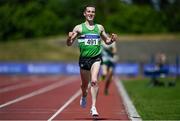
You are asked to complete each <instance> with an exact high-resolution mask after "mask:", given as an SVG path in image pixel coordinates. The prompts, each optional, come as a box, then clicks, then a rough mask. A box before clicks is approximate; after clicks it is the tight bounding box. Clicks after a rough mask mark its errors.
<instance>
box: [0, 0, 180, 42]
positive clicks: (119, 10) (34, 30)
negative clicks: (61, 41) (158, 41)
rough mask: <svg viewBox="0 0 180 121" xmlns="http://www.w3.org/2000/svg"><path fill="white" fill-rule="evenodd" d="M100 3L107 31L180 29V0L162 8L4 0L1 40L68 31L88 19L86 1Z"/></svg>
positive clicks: (76, 0)
mask: <svg viewBox="0 0 180 121" xmlns="http://www.w3.org/2000/svg"><path fill="white" fill-rule="evenodd" d="M89 3H93V4H95V5H96V7H97V9H96V13H97V14H96V15H97V16H96V22H97V23H100V24H103V25H104V27H105V29H106V30H107V32H112V31H113V32H116V33H121V34H122V33H125V34H127V33H136V34H141V33H169V32H179V31H180V24H179V21H180V14H179V13H180V8H179V5H180V2H179V1H178V0H176V3H175V4H171V5H168V6H167V7H165V8H164V9H162V10H161V11H155V9H154V8H152V6H149V5H138V4H131V5H129V4H125V3H122V2H121V1H119V0H111V1H108V0H98V1H97V0H90V1H84V0H0V41H7V40H15V39H21V38H35V37H44V36H49V35H59V34H66V33H67V32H68V31H71V30H72V28H73V27H74V26H75V25H76V24H79V23H81V22H83V21H84V17H83V14H82V13H83V8H84V6H85V5H86V4H89Z"/></svg>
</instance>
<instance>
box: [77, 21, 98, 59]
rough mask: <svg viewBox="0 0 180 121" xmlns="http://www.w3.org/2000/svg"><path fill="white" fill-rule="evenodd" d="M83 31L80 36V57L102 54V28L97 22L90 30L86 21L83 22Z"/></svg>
mask: <svg viewBox="0 0 180 121" xmlns="http://www.w3.org/2000/svg"><path fill="white" fill-rule="evenodd" d="M81 26H82V33H80V34H81V35H80V37H79V38H78V43H79V49H80V57H95V56H97V55H99V54H101V38H100V30H99V28H98V26H97V24H95V26H94V29H93V30H89V29H88V28H87V27H86V25H85V23H82V24H81Z"/></svg>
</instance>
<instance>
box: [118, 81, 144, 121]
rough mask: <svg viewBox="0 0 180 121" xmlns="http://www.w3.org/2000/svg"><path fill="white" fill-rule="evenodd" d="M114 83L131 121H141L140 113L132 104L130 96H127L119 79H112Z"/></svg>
mask: <svg viewBox="0 0 180 121" xmlns="http://www.w3.org/2000/svg"><path fill="white" fill-rule="evenodd" d="M114 81H115V84H116V86H117V88H118V92H119V94H120V96H121V97H122V100H123V104H124V106H125V109H126V111H127V113H128V117H129V118H130V120H131V121H142V119H141V117H140V115H139V114H138V112H137V110H136V108H135V106H134V105H133V103H132V101H131V99H130V97H129V96H128V93H127V92H126V90H125V88H124V86H123V84H122V82H121V80H119V79H118V78H117V77H116V78H115V79H114Z"/></svg>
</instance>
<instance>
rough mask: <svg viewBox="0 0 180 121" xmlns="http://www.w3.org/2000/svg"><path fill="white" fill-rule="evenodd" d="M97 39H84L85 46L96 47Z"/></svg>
mask: <svg viewBox="0 0 180 121" xmlns="http://www.w3.org/2000/svg"><path fill="white" fill-rule="evenodd" d="M98 41H99V39H85V45H98Z"/></svg>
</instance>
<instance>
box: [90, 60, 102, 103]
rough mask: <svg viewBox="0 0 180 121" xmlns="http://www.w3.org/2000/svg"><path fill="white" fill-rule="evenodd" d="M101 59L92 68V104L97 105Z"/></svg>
mask: <svg viewBox="0 0 180 121" xmlns="http://www.w3.org/2000/svg"><path fill="white" fill-rule="evenodd" d="M100 64H101V61H98V62H95V63H94V64H93V65H92V68H91V95H92V106H96V99H97V95H98V89H99V87H98V73H99V69H100Z"/></svg>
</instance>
